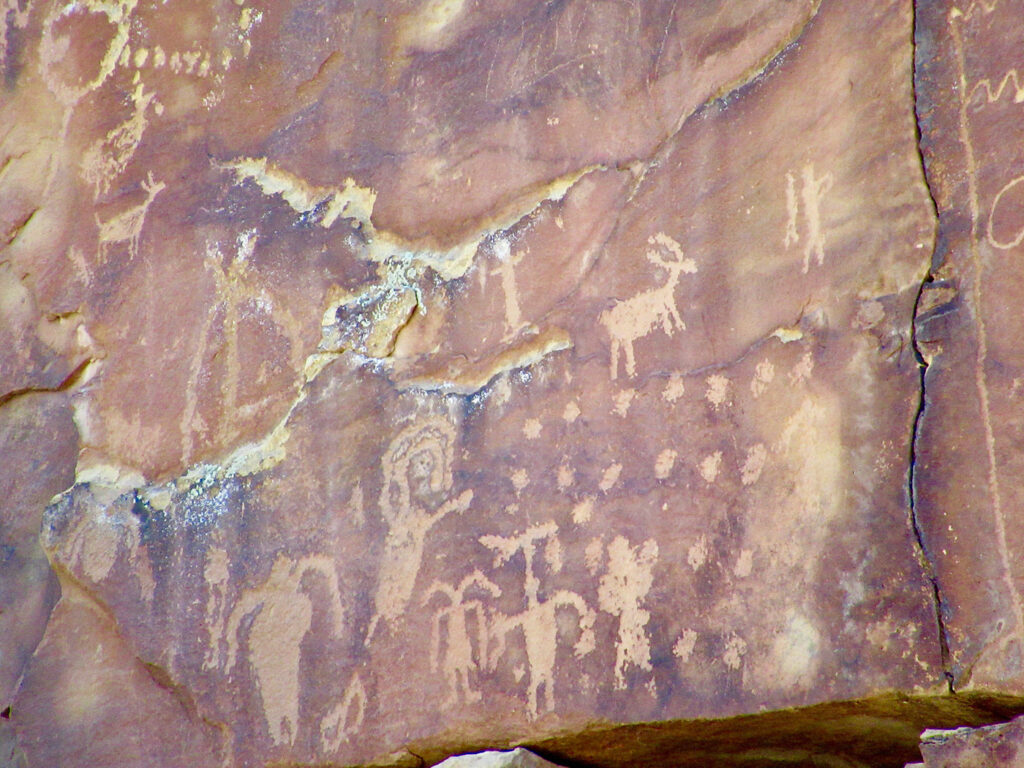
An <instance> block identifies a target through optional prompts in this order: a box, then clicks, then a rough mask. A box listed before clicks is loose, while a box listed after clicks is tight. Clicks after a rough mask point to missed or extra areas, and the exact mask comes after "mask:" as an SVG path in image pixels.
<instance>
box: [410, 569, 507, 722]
mask: <svg viewBox="0 0 1024 768" xmlns="http://www.w3.org/2000/svg"><path fill="white" fill-rule="evenodd" d="M474 587H475V588H476V589H477V590H478V591H482V592H485V593H486V594H488V595H490V596H491V597H492V598H497V597H501V590H500V589H499V588H498V586H497V585H496V584H494V583H493V582H492V581H491V580H490V579H488V578H487V577H486V576H484V575H483V574H482V573H481V572H480V571H473V572H472V573H471V574H469V575H468V576H466V578H464V579H463V580H462V581H461V582H459V586H458V587H452V586H451V585H450V584H445V583H444V582H440V581H435V582H434V583H433V584H431V585H430V588H429V589H428V590H427V591H426V592H425V593H424V595H423V603H424V604H427V603H429V602H430V601H431V600H432V599H433V598H435V597H436V596H437V595H441V596H443V597H445V598H447V605H442V606H441V607H439V608H438V609H437V611H435V613H434V621H433V623H432V625H431V632H430V667H431V669H433V670H435V671H436V670H437V669H438V667H440V668H441V671H442V672H443V673H444V676H445V678H446V679H447V681H448V699H447V700H446V701H445V706H451V705H454V704H458V702H459V690H460V689H461V691H462V698H463V700H464V701H467V702H473V701H480V699H481V697H482V695H481V693H480V691H479V690H477V689H476V688H474V687H473V684H472V683H471V681H470V675H471V674H475V673H477V672H478V671H479V670H480V668H481V666H483V665H484V664H486V661H487V636H488V618H489V617H488V614H487V611H486V609H485V607H484V604H483V603H482V602H481V601H480V600H475V599H473V600H467V599H466V592H467V590H469V589H471V588H474ZM471 618H472V623H473V625H474V626H475V628H476V632H475V633H473V632H471V630H470V621H469V620H470V619H471ZM442 628H444V629H445V631H446V637H445V643H444V647H443V650H442V644H441V639H442V638H441V632H442ZM474 635H475V636H474ZM474 640H475V643H474Z"/></svg>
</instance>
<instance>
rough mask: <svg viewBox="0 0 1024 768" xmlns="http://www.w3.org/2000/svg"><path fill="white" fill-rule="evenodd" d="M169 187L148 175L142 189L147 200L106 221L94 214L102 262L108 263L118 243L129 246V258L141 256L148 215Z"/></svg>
mask: <svg viewBox="0 0 1024 768" xmlns="http://www.w3.org/2000/svg"><path fill="white" fill-rule="evenodd" d="M166 187H167V185H166V184H164V182H162V181H154V179H153V173H152V171H150V172H149V173H148V174H147V175H146V180H145V181H143V182H142V189H143V191H144V192H145V193H146V199H145V200H143V201H142V202H141V203H139V204H138V205H134V206H132V207H131V208H129V209H128V210H125V211H122V212H121V213H118V214H116V215H114V216H111V217H110V218H109V219H107V220H106V221H100V219H99V217H98V216H96V215H95V214H93V217H94V218H95V219H96V226H97V227H99V243H100V262H101V263H102V262H106V260H107V257H108V256H109V255H110V247H111V246H112V245H114V244H117V243H127V244H128V256H129V258H130V259H135V257H136V256H138V255H139V238H140V237H141V236H142V227H143V226H144V225H145V223H146V214H147V213H149V207H150V206H151V205H152V204H153V200H154V199H155V198H156V196H157V195H159V194H160V192H161V191H162V190H164V189H166Z"/></svg>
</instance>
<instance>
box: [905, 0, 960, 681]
mask: <svg viewBox="0 0 1024 768" xmlns="http://www.w3.org/2000/svg"><path fill="white" fill-rule="evenodd" d="M912 14H913V24H912V30H911V52H912V58H911V70H912V71H911V88H912V92H913V100H914V130H915V136H914V140H915V146H916V148H917V155H918V162H919V164H920V168H921V178H922V182H923V184H924V188H925V191H926V192H927V194H928V200H929V202H930V204H931V208H932V215H933V217H934V221H935V222H936V232H935V248H938V245H939V237H940V232H939V226H940V225H939V206H938V204H937V203H936V201H935V195H934V193H933V191H932V188H931V185H930V184H929V183H928V174H927V170H926V168H925V160H924V153H923V151H922V148H921V136H922V133H923V130H922V126H921V117H920V114H921V113H920V111H919V110H918V104H919V101H918V92H917V91H918V89H917V78H918V69H917V68H918V51H917V25H918V8H917V0H915V2H914V3H913V7H912ZM934 258H935V251H934V250H933V252H932V254H931V256H929V263H928V271H927V273H926V274H925V276H924V279H923V280H922V281H921V284H920V285H919V286H918V288H917V295H916V296H915V297H914V305H913V308H912V310H911V315H910V346H911V348H912V349H913V351H914V360H915V361H916V363H917V371H918V400H917V410H916V411H915V412H914V419H913V422H912V426H911V433H910V456H909V461H908V466H907V496H908V498H909V507H910V526H911V529H912V530H913V532H914V538H915V540H916V541H917V554H918V559H919V560H920V563H921V567H922V568H923V569H924V572H925V576H926V578H927V579H928V581H929V582H930V583H931V587H932V601H933V605H934V609H935V622H936V628H937V630H938V635H939V656H940V659H941V661H942V673H943V675H944V676H945V678H946V684H947V686H948V687H949V692H950V693H951V694H955V693H956V688H955V684H954V683H955V678H954V675H953V671H952V665H951V663H950V653H949V635H948V634H947V629H946V623H945V619H944V616H943V599H942V588H941V585H940V584H939V577H938V573H937V572H936V569H935V564H934V563H933V562H932V560H931V558H930V557H929V556H928V548H927V546H926V545H925V537H924V532H923V531H922V529H921V523H920V520H919V517H918V513H919V510H918V506H917V483H918V460H919V452H918V443H919V441H920V439H921V427H922V421H923V420H924V415H925V411H926V410H927V408H928V359H927V358H926V357H925V356H924V353H923V352H922V351H921V347H920V345H919V343H918V338H917V318H918V314H919V310H920V307H921V298H922V297H923V296H924V292H925V289H926V288H927V287H928V285H930V284H931V283H933V282H934V281H935V275H934V268H935V264H934Z"/></svg>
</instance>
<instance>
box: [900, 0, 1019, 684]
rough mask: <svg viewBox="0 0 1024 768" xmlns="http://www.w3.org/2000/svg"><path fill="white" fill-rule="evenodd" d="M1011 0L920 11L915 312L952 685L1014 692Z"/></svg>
mask: <svg viewBox="0 0 1024 768" xmlns="http://www.w3.org/2000/svg"><path fill="white" fill-rule="evenodd" d="M1020 12H1021V7H1020V4H1019V3H1008V2H996V3H976V2H970V3H949V2H943V3H934V4H928V5H927V7H925V8H922V10H921V18H920V22H919V29H918V32H917V38H918V41H919V49H918V50H919V57H920V60H921V67H920V76H919V81H918V93H919V96H920V104H919V111H920V114H921V119H922V130H923V134H924V142H923V148H924V156H925V160H926V163H927V168H928V177H929V180H930V182H931V187H932V190H933V192H934V195H935V200H936V202H937V204H938V208H939V214H940V222H941V234H942V236H941V240H940V248H939V250H938V252H937V254H936V259H935V264H934V266H933V271H934V275H935V282H933V283H931V284H930V285H927V286H926V287H925V291H924V293H923V295H922V306H921V309H920V311H919V314H918V321H917V323H918V339H919V342H920V344H921V348H922V351H923V352H924V354H925V355H926V358H927V360H928V362H929V363H930V365H929V368H928V372H927V380H926V383H927V395H928V396H927V408H926V410H925V412H924V417H923V420H922V430H921V440H920V445H921V446H922V447H921V449H920V451H919V458H920V461H919V471H918V482H917V496H918V508H919V509H921V510H923V511H924V514H922V515H920V516H919V519H920V521H921V526H922V531H923V533H924V542H925V545H926V548H927V553H928V556H929V558H930V559H931V561H932V562H933V563H934V567H935V573H936V575H937V577H938V585H939V590H940V594H941V595H942V598H943V615H944V619H945V624H946V628H947V633H948V643H949V649H950V661H951V664H952V672H953V674H954V681H955V683H956V685H957V686H958V687H960V688H962V689H969V688H977V689H996V690H1005V691H1011V692H1018V691H1020V690H1021V685H1022V682H1024V666H1022V665H1024V656H1022V654H1024V645H1022V643H1024V614H1022V610H1024V609H1022V602H1021V596H1020V585H1019V581H1020V577H1021V575H1022V571H1021V564H1020V562H1019V560H1020V558H1019V556H1018V554H1017V553H1019V552H1020V551H1021V547H1022V545H1024V541H1022V538H1021V537H1022V536H1024V528H1022V527H1021V523H1020V515H1019V513H1018V510H1019V509H1020V505H1021V501H1022V500H1024V497H1022V495H1021V494H1022V487H1024V486H1022V485H1021V483H1020V477H1021V452H1020V450H1019V444H1020V435H1021V425H1022V422H1021V418H1020V413H1019V412H1020V407H1019V400H1020V395H1021V392H1020V387H1021V382H1022V380H1024V379H1022V373H1021V371H1022V370H1024V367H1022V366H1024V357H1022V355H1021V348H1020V344H1019V335H1018V332H1017V329H1018V326H1019V323H1018V320H1017V317H1016V315H1017V312H1016V306H1017V304H1018V303H1019V300H1018V294H1019V283H1020V275H1021V269H1020V267H1019V265H1018V264H1017V263H1016V261H1015V259H1016V257H1017V256H1018V255H1019V253H1020V251H1021V241H1022V237H1021V232H1022V231H1024V229H1022V224H1024V216H1022V209H1021V205H1020V200H1021V198H1020V192H1021V191H1022V190H1024V187H1022V186H1021V184H1020V182H1021V179H1022V178H1024V177H1022V176H1021V175H1020V174H1021V173H1022V172H1024V171H1022V168H1024V146H1022V144H1021V142H1020V141H1019V137H1020V115H1021V106H1020V102H1021V99H1022V97H1024V91H1022V90H1021V88H1020V85H1021V83H1020V79H1019V76H1018V74H1017V70H1016V69H1015V67H1017V66H1019V62H1018V51H1019V48H1020V43H1021V41H1022V40H1024V30H1021V29H1020V24H1019V23H1018V21H1019V19H1020Z"/></svg>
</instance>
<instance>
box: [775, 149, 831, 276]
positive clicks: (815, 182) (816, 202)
mask: <svg viewBox="0 0 1024 768" xmlns="http://www.w3.org/2000/svg"><path fill="white" fill-rule="evenodd" d="M801 179H802V180H803V187H802V188H801V190H800V200H799V201H798V200H797V195H796V179H795V178H794V177H793V174H792V173H791V172H790V173H786V212H787V214H788V219H787V220H786V234H785V236H784V237H783V238H782V244H783V245H785V246H786V248H789V246H791V245H793V244H794V243H797V242H799V241H800V232H799V229H798V227H797V218H798V217H799V214H800V204H801V203H802V204H803V209H804V223H805V226H806V228H807V239H806V241H805V243H804V265H803V272H804V274H807V270H808V269H810V266H811V256H812V255H813V256H814V258H815V259H816V260H817V262H818V266H819V267H820V266H821V265H822V264H823V263H824V262H825V233H824V231H822V228H821V201H822V200H823V199H824V198H825V195H826V194H827V193H828V191H829V190H830V189H832V184H833V182H834V177H833V176H832V173H831V172H828V173H826V174H824V175H823V176H817V177H816V176H815V175H814V164H813V163H807V165H805V166H804V167H803V171H802V172H801Z"/></svg>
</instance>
